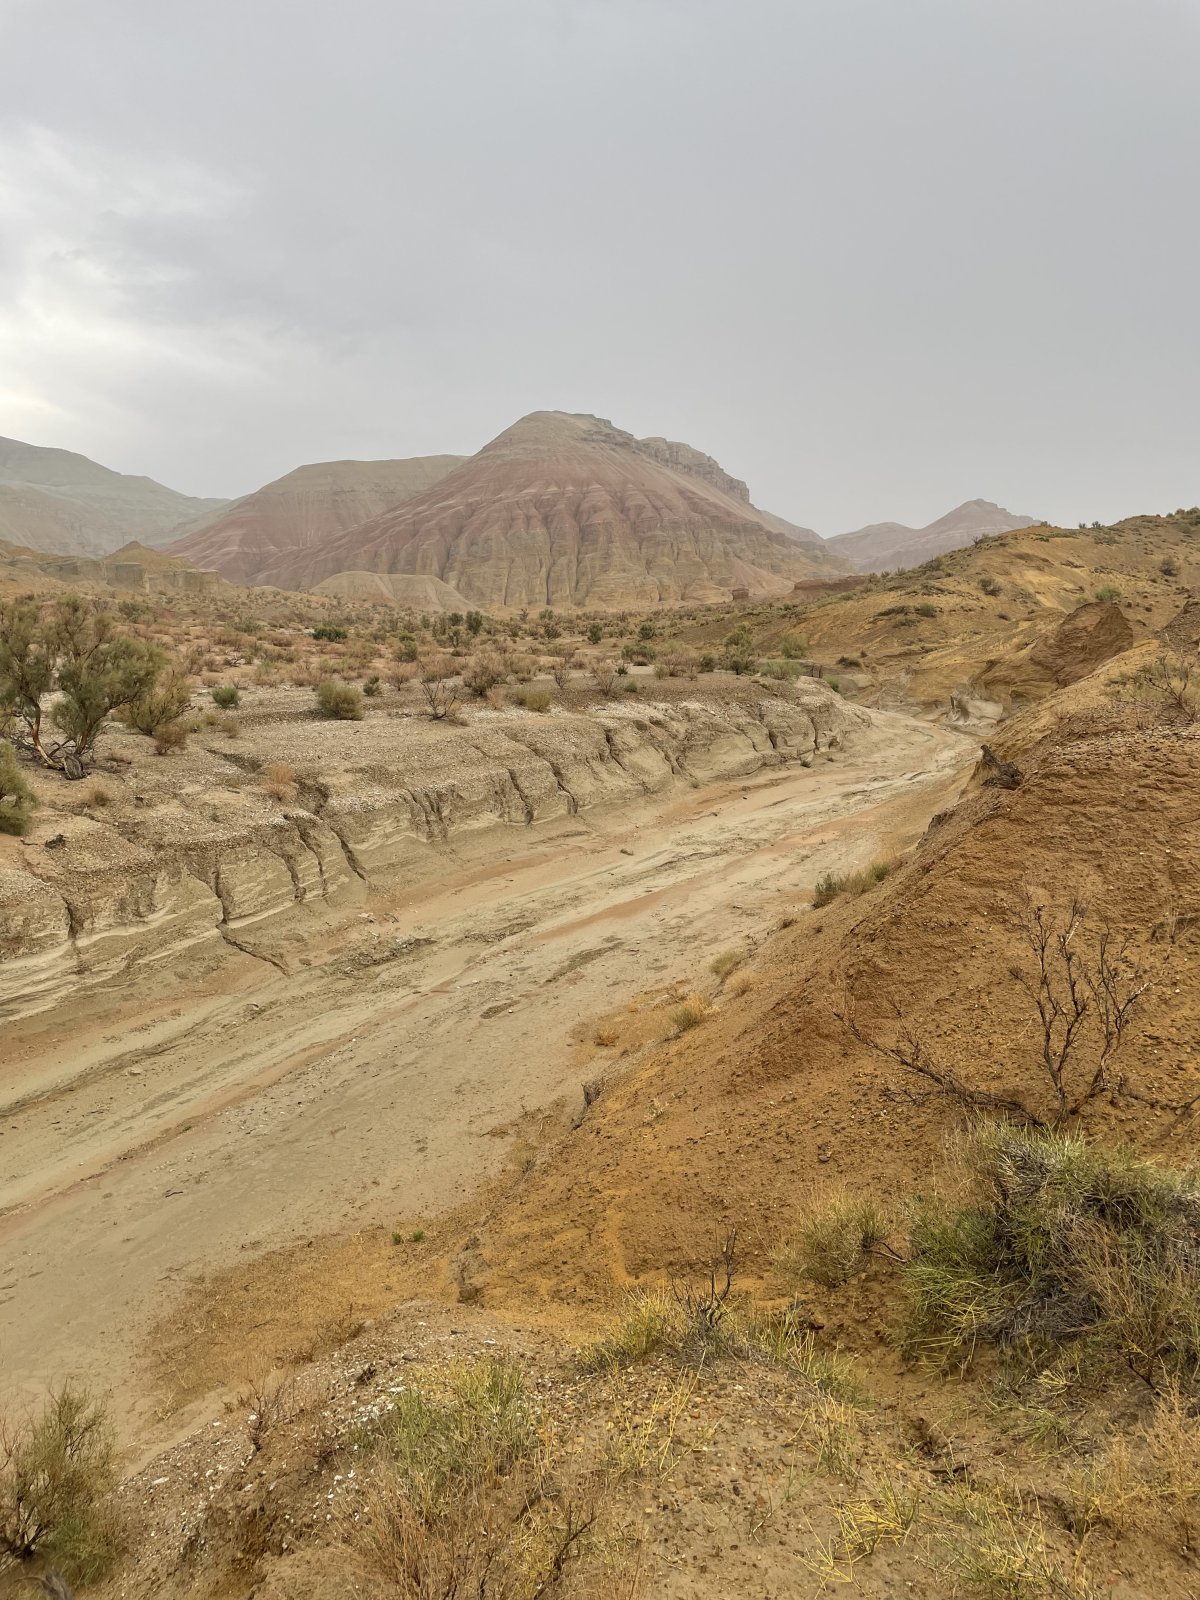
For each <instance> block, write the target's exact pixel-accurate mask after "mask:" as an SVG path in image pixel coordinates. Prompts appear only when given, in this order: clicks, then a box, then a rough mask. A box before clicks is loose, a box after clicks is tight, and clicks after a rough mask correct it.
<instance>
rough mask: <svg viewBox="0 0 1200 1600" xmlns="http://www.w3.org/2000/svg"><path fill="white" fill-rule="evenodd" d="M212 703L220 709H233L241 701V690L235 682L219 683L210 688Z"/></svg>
mask: <svg viewBox="0 0 1200 1600" xmlns="http://www.w3.org/2000/svg"><path fill="white" fill-rule="evenodd" d="M212 697H213V705H215V706H219V707H220V709H221V710H222V711H233V710H234V709H235V708H236V707H237V706H239V705H241V703H242V692H241V690H240V689H239V688H238V686H237V684H235V683H219V684H218V685H217V686H216V688H215V689H213V690H212Z"/></svg>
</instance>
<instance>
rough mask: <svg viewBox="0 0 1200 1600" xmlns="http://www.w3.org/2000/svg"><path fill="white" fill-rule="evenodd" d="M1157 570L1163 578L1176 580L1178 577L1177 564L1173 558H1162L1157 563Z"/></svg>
mask: <svg viewBox="0 0 1200 1600" xmlns="http://www.w3.org/2000/svg"><path fill="white" fill-rule="evenodd" d="M1158 570H1159V571H1160V572H1161V573H1162V575H1163V577H1164V578H1177V577H1178V576H1179V563H1178V561H1176V559H1175V557H1174V556H1164V557H1163V558H1162V560H1161V561H1160V562H1159V563H1158Z"/></svg>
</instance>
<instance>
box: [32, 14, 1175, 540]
mask: <svg viewBox="0 0 1200 1600" xmlns="http://www.w3.org/2000/svg"><path fill="white" fill-rule="evenodd" d="M1198 201H1200V0H336V3H335V0H0V434H9V435H13V436H15V437H18V438H25V439H29V440H31V441H33V442H34V443H38V444H55V445H62V446H65V447H67V448H70V449H76V450H82V451H83V452H84V453H85V454H88V455H91V456H94V457H95V458H97V459H98V460H101V461H103V462H105V463H106V464H107V465H109V466H114V467H117V468H119V469H120V470H122V471H131V472H148V473H150V474H151V475H152V476H154V477H157V478H160V479H162V480H163V481H164V482H166V483H169V484H171V485H173V486H175V487H177V488H180V489H185V490H187V491H189V492H192V493H202V494H235V493H242V492H245V491H246V490H248V489H251V488H253V487H255V486H257V485H258V484H259V483H261V482H263V481H265V480H267V479H269V478H272V477H276V476H278V475H279V474H280V473H282V472H285V471H287V470H288V469H289V468H291V467H293V466H295V465H297V464H299V463H300V462H302V461H312V460H320V459H328V458H333V457H340V456H359V457H376V456H400V455H422V454H428V453H432V452H439V451H461V452H470V451H473V450H475V449H478V448H479V446H480V445H482V444H484V443H485V442H486V441H487V440H488V439H489V438H491V437H492V436H494V435H495V434H496V433H498V432H499V431H500V430H501V429H502V428H504V427H506V426H507V425H508V424H509V423H510V422H511V421H513V420H515V419H516V418H517V417H518V416H521V415H522V414H524V413H525V412H527V411H532V410H536V409H539V408H543V407H558V408H562V409H566V410H572V411H592V412H596V413H598V414H600V415H601V416H607V417H610V418H611V419H612V420H613V421H614V422H616V423H617V424H618V425H619V426H621V427H625V428H629V429H631V430H633V431H634V432H636V433H639V434H646V433H662V434H667V435H668V436H670V437H674V438H679V439H685V440H687V441H688V442H689V443H691V444H693V445H696V446H697V447H699V448H700V449H703V450H707V451H709V452H711V453H712V454H713V455H715V456H716V457H717V458H718V459H719V460H720V461H721V463H722V464H723V465H724V466H725V467H726V468H728V470H730V471H732V472H734V473H737V474H738V475H739V476H741V477H744V478H746V479H747V480H748V482H749V484H750V488H751V492H752V494H753V496H754V498H755V500H756V501H757V502H758V503H759V504H760V505H763V506H765V507H767V508H769V509H770V510H773V511H776V512H778V513H780V514H781V515H783V516H787V517H790V518H792V519H793V520H794V521H797V522H802V523H806V524H808V525H810V526H814V527H816V528H818V529H819V530H820V531H821V532H823V533H835V532H838V531H840V530H842V529H846V528H851V527H854V526H856V525H858V524H860V523H863V522H867V521H874V520H879V519H883V518H898V519H901V520H904V521H909V522H914V523H920V522H925V521H928V520H929V519H930V518H932V517H934V516H937V515H939V514H940V513H941V512H942V511H944V510H946V509H947V508H948V507H949V506H951V505H952V504H954V503H956V502H957V501H959V500H962V499H965V498H967V497H968V496H974V495H983V496H986V497H988V498H991V499H996V500H999V501H1001V502H1003V503H1004V504H1006V505H1008V506H1009V507H1010V509H1012V510H1014V511H1020V512H1028V513H1030V514H1033V515H1046V516H1048V517H1050V518H1052V519H1053V520H1057V521H1066V522H1071V523H1073V522H1076V521H1078V520H1080V519H1081V518H1086V519H1087V520H1091V519H1092V518H1094V517H1096V518H1101V519H1106V520H1107V519H1111V518H1115V517H1118V516H1121V515H1124V514H1128V513H1130V512H1133V511H1138V510H1149V509H1172V508H1174V507H1175V506H1176V505H1179V504H1186V505H1191V504H1194V503H1195V502H1197V501H1200V376H1198V369H1200V204H1198Z"/></svg>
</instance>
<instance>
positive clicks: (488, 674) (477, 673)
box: [462, 650, 508, 700]
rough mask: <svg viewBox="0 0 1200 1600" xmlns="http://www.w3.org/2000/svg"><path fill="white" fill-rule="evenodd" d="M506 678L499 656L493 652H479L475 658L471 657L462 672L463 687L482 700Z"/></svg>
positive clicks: (506, 673)
mask: <svg viewBox="0 0 1200 1600" xmlns="http://www.w3.org/2000/svg"><path fill="white" fill-rule="evenodd" d="M507 676H508V671H507V669H506V667H505V665H504V662H503V660H502V659H501V658H500V656H498V655H497V654H496V652H495V651H494V650H481V651H480V652H479V654H478V655H477V656H472V658H471V660H470V661H469V662H468V664H467V666H466V668H465V669H464V671H463V675H462V681H463V687H464V688H467V689H469V690H470V691H471V693H472V694H474V695H478V696H479V698H480V699H481V700H482V699H483V698H484V697H485V696H486V695H487V693H488V691H489V690H490V689H494V688H495V687H496V685H497V684H500V683H503V682H504V680H505V678H506V677H507Z"/></svg>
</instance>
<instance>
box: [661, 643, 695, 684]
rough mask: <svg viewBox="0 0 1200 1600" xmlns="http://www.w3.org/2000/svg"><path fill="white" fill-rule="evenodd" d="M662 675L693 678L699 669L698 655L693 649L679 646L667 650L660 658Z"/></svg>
mask: <svg viewBox="0 0 1200 1600" xmlns="http://www.w3.org/2000/svg"><path fill="white" fill-rule="evenodd" d="M662 666H663V668H664V675H665V676H666V677H669V678H694V677H695V676H696V674H697V672H699V670H700V657H699V656H698V655H697V654H696V652H695V651H694V650H688V649H686V648H684V647H683V646H680V647H678V648H676V649H674V650H668V651H667V652H666V654H665V655H664V656H663V659H662Z"/></svg>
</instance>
